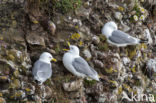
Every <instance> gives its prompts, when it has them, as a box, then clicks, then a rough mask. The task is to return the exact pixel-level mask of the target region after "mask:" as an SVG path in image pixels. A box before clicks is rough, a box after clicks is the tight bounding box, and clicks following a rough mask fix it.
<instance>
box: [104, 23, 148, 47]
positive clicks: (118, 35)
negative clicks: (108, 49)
mask: <svg viewBox="0 0 156 103" xmlns="http://www.w3.org/2000/svg"><path fill="white" fill-rule="evenodd" d="M102 34H103V35H105V36H106V38H107V41H108V43H110V44H112V45H115V46H117V47H125V46H127V45H136V44H140V43H144V42H145V41H146V40H141V39H138V38H135V37H132V36H130V35H129V34H127V33H125V32H123V31H121V30H118V27H117V24H116V23H115V22H113V21H110V22H108V23H106V24H105V25H104V26H103V28H102Z"/></svg>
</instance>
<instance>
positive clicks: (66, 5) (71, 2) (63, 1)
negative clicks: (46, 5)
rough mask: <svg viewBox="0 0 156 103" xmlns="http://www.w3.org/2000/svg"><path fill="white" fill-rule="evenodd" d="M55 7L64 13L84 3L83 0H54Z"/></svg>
mask: <svg viewBox="0 0 156 103" xmlns="http://www.w3.org/2000/svg"><path fill="white" fill-rule="evenodd" d="M52 3H53V8H54V9H58V10H60V11H61V12H62V13H67V12H69V11H72V10H75V9H77V8H79V7H80V6H81V5H82V0H60V1H58V0H52Z"/></svg>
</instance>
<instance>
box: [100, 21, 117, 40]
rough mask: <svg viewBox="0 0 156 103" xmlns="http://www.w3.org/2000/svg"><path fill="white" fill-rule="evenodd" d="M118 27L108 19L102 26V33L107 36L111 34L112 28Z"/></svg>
mask: <svg viewBox="0 0 156 103" xmlns="http://www.w3.org/2000/svg"><path fill="white" fill-rule="evenodd" d="M117 29H118V27H117V25H116V23H115V22H114V21H110V22H108V23H106V24H105V25H104V26H103V28H102V34H103V35H105V36H106V37H107V38H108V37H109V36H111V34H112V32H113V31H114V30H117Z"/></svg>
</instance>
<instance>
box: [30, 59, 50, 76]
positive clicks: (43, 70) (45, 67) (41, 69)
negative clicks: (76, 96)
mask: <svg viewBox="0 0 156 103" xmlns="http://www.w3.org/2000/svg"><path fill="white" fill-rule="evenodd" d="M32 72H33V75H34V76H36V75H38V74H40V76H41V77H44V78H49V77H51V75H52V69H51V64H49V63H45V62H42V61H39V60H38V61H36V62H35V64H34V67H33V70H32Z"/></svg>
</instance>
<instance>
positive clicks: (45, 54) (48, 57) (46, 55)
mask: <svg viewBox="0 0 156 103" xmlns="http://www.w3.org/2000/svg"><path fill="white" fill-rule="evenodd" d="M39 59H40V60H42V61H45V62H50V61H55V62H56V61H57V60H56V59H55V58H53V56H52V55H51V54H50V53H48V52H43V53H42V54H41V55H40V58H39Z"/></svg>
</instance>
